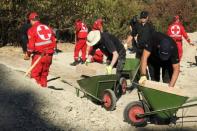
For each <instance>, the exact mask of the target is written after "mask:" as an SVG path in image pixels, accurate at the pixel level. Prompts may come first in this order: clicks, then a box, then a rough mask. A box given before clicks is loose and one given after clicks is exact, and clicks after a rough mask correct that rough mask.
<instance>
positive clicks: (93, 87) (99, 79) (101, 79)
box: [62, 59, 139, 111]
mask: <svg viewBox="0 0 197 131" xmlns="http://www.w3.org/2000/svg"><path fill="white" fill-rule="evenodd" d="M138 67H139V60H138V59H126V62H125V65H124V67H123V71H122V74H121V78H120V79H119V80H118V77H117V75H115V74H113V75H97V76H91V77H87V76H86V77H83V78H82V79H80V80H77V83H78V85H79V86H80V87H75V86H73V85H72V84H70V83H68V82H67V81H65V80H62V81H63V82H64V83H67V84H69V85H71V86H73V87H75V88H76V90H77V94H78V93H79V91H81V92H83V93H84V94H85V95H86V97H88V98H89V99H90V100H92V101H93V102H96V103H98V102H99V103H100V104H101V105H102V106H103V107H104V108H105V109H106V110H108V111H112V110H114V109H115V107H116V102H117V100H118V99H119V98H120V97H121V96H122V95H123V94H125V93H126V88H127V81H126V80H127V79H130V80H133V79H134V78H135V75H136V74H137V71H138Z"/></svg>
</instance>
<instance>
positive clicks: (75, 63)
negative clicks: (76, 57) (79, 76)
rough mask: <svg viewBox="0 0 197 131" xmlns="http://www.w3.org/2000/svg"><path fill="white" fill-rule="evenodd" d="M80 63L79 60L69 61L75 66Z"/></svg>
mask: <svg viewBox="0 0 197 131" xmlns="http://www.w3.org/2000/svg"><path fill="white" fill-rule="evenodd" d="M79 63H80V61H74V62H73V63H71V64H70V65H71V66H76V65H78V64H79Z"/></svg>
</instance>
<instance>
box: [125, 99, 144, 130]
mask: <svg viewBox="0 0 197 131" xmlns="http://www.w3.org/2000/svg"><path fill="white" fill-rule="evenodd" d="M145 106H146V105H145ZM145 108H147V107H145ZM144 113H145V111H144V108H143V105H142V103H141V102H140V101H136V102H131V103H129V104H128V105H127V106H126V108H125V110H124V121H125V122H127V123H129V124H131V125H133V126H136V127H144V126H146V125H147V118H138V117H137V115H138V114H144Z"/></svg>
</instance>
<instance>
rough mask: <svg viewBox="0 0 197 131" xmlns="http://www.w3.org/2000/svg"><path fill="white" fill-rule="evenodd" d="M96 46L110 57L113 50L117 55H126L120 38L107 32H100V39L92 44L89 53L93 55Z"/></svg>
mask: <svg viewBox="0 0 197 131" xmlns="http://www.w3.org/2000/svg"><path fill="white" fill-rule="evenodd" d="M98 48H99V49H100V50H101V51H102V52H103V53H104V54H105V55H106V56H108V57H111V56H112V53H113V52H114V51H117V52H118V54H119V57H121V56H122V57H125V56H126V51H125V48H124V46H123V44H121V42H120V40H119V39H118V38H116V37H115V36H113V35H111V34H109V33H107V32H103V33H101V39H100V41H99V42H98V43H97V44H96V45H95V46H93V50H92V52H91V53H90V54H91V55H93V54H94V52H95V51H96V49H98Z"/></svg>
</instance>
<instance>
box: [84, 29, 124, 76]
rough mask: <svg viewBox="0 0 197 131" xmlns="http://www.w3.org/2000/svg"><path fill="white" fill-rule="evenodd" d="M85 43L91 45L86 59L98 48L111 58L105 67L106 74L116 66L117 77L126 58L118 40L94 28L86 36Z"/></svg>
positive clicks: (110, 72)
mask: <svg viewBox="0 0 197 131" xmlns="http://www.w3.org/2000/svg"><path fill="white" fill-rule="evenodd" d="M87 45H88V46H93V50H92V51H91V52H90V55H89V56H88V58H87V60H90V59H91V57H92V56H93V54H94V53H95V51H96V49H100V50H101V51H102V52H103V53H104V54H105V55H106V56H107V57H111V58H112V60H111V63H110V64H109V65H107V67H106V71H107V74H112V68H113V67H116V73H117V76H118V79H119V78H120V77H121V71H122V69H123V67H124V64H125V59H126V51H125V48H124V46H123V44H122V43H121V42H120V40H119V39H118V38H116V37H115V36H113V35H111V34H109V33H107V32H100V31H98V30H94V31H90V32H89V34H88V36H87Z"/></svg>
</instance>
